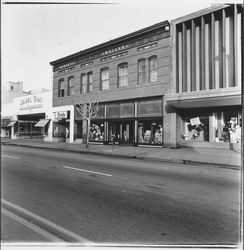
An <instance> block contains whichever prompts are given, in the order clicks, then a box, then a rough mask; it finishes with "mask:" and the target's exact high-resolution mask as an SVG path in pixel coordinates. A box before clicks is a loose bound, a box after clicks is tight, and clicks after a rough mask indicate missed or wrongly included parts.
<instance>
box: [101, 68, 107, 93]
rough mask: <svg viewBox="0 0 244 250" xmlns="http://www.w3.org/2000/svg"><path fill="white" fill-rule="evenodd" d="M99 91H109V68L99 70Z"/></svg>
mask: <svg viewBox="0 0 244 250" xmlns="http://www.w3.org/2000/svg"><path fill="white" fill-rule="evenodd" d="M100 73H101V90H105V89H109V68H103V69H101V72H100Z"/></svg>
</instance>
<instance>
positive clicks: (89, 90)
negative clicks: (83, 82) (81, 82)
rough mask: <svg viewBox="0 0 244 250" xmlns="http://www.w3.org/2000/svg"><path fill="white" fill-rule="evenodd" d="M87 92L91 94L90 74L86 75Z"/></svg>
mask: <svg viewBox="0 0 244 250" xmlns="http://www.w3.org/2000/svg"><path fill="white" fill-rule="evenodd" d="M87 92H92V72H89V73H87Z"/></svg>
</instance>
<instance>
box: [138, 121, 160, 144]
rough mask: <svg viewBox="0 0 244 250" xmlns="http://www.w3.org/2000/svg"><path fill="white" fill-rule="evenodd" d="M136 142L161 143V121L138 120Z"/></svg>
mask: <svg viewBox="0 0 244 250" xmlns="http://www.w3.org/2000/svg"><path fill="white" fill-rule="evenodd" d="M138 143H144V144H162V143H163V125H162V121H159V120H156V121H146V120H145V121H143V120H141V121H139V123H138Z"/></svg>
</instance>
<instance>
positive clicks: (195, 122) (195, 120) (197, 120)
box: [190, 117, 201, 126]
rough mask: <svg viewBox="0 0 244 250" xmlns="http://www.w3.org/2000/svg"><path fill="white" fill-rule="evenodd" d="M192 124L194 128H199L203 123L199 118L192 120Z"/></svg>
mask: <svg viewBox="0 0 244 250" xmlns="http://www.w3.org/2000/svg"><path fill="white" fill-rule="evenodd" d="M190 123H191V125H192V126H194V125H196V126H198V125H200V124H201V121H200V119H199V117H195V118H192V119H190Z"/></svg>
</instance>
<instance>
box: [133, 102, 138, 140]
mask: <svg viewBox="0 0 244 250" xmlns="http://www.w3.org/2000/svg"><path fill="white" fill-rule="evenodd" d="M134 105H135V106H134V110H135V115H134V116H135V124H134V125H135V126H134V134H135V143H136V144H137V143H138V120H137V108H138V106H137V105H138V103H137V102H135V103H134Z"/></svg>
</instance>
